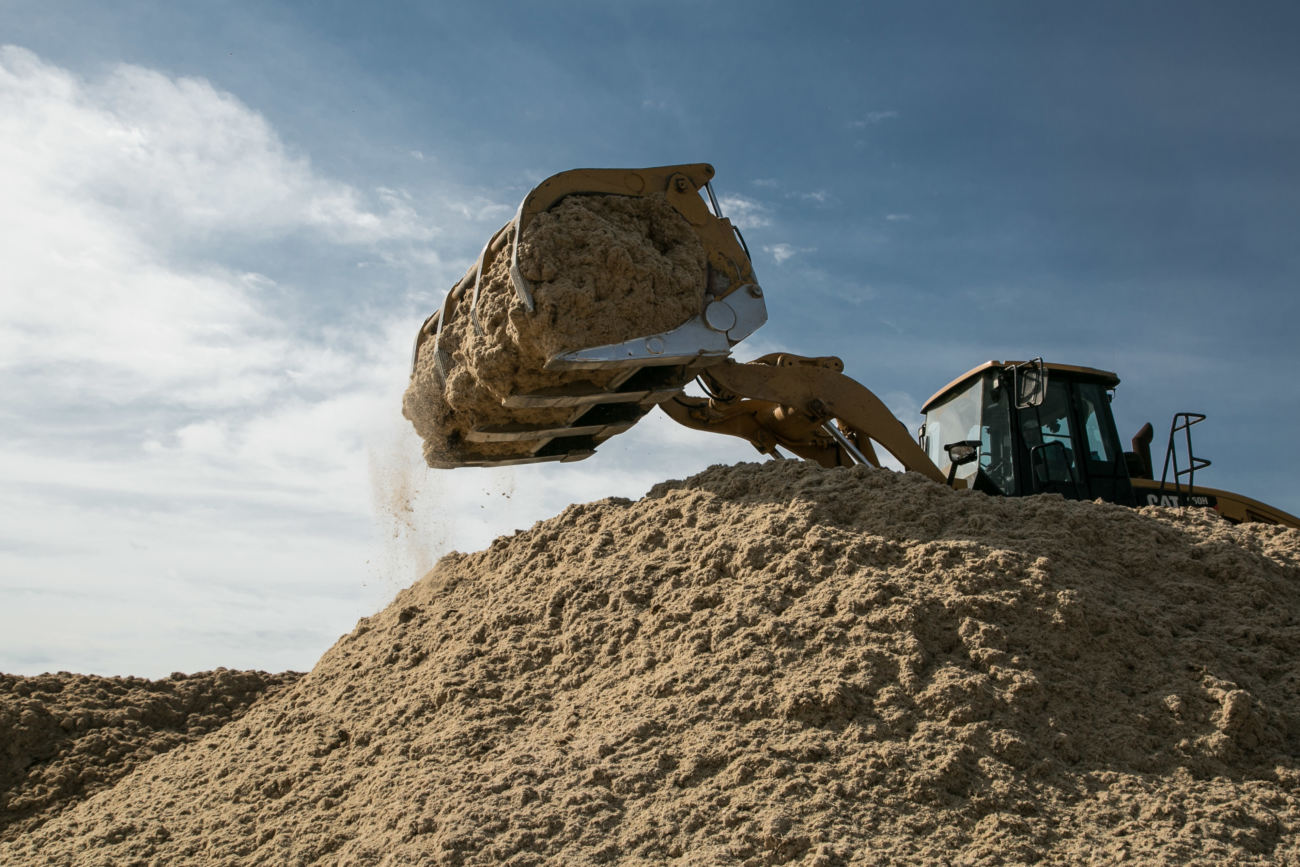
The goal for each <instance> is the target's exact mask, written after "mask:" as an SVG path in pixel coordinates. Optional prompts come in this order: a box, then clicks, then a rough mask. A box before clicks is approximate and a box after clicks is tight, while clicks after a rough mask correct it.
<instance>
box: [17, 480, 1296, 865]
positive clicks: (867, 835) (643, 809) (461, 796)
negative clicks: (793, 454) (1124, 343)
mask: <svg viewBox="0 0 1300 867" xmlns="http://www.w3.org/2000/svg"><path fill="white" fill-rule="evenodd" d="M1297 647H1300V533H1297V532H1295V531H1290V530H1281V529H1277V528H1270V527H1263V526H1244V527H1232V526H1230V525H1227V524H1226V523H1223V522H1220V521H1218V520H1217V519H1215V518H1214V517H1213V516H1211V515H1208V514H1203V513H1198V512H1187V513H1179V512H1173V511H1160V510H1144V511H1142V512H1137V511H1132V510H1128V509H1124V508H1121V507H1118V506H1110V505H1101V504H1091V503H1077V502H1068V501H1064V500H1061V499H1059V498H1054V497H1048V498H1029V499H1021V500H1006V499H991V498H987V497H985V496H983V495H981V494H978V493H974V492H954V491H952V490H949V489H947V488H944V487H942V486H940V485H936V484H933V483H931V482H928V481H926V480H924V479H922V478H920V477H917V476H914V475H897V474H893V473H890V472H887V471H881V470H870V469H864V468H857V469H853V470H847V469H842V470H823V469H820V468H818V467H815V466H810V465H807V464H801V463H796V462H770V463H766V464H762V465H744V466H737V467H724V468H715V469H712V470H710V471H708V472H706V473H703V474H701V475H699V476H696V477H694V478H692V479H690V480H687V481H685V482H675V483H669V484H665V485H662V486H659V487H657V488H656V489H654V490H653V491H651V492H650V494H649V495H648V496H647V497H646V498H645V499H643V500H641V501H638V502H628V501H622V500H607V501H602V502H598V503H594V504H590V505H582V506H573V507H570V508H569V509H567V510H565V511H564V513H562V514H561V515H559V516H558V517H556V518H554V519H551V520H549V521H545V522H542V523H540V524H538V525H536V526H535V527H533V528H532V529H531V530H529V531H527V532H522V533H517V534H515V535H514V536H511V537H509V538H502V539H498V540H497V541H496V542H495V543H493V545H492V546H491V548H489V549H488V550H486V551H483V552H480V553H477V554H472V555H461V554H455V555H451V556H449V557H447V558H446V559H444V560H443V561H442V562H441V563H440V564H439V565H438V567H437V568H436V569H434V570H433V572H431V573H430V574H429V575H427V576H425V577H424V578H423V579H421V580H420V581H419V582H417V583H416V584H415V585H414V586H412V587H410V588H409V589H407V590H405V591H403V592H402V593H401V594H400V595H399V596H398V598H397V599H396V600H395V601H394V602H393V604H392V605H391V606H389V607H388V608H387V609H386V610H384V611H382V612H381V613H379V614H377V615H376V616H374V617H372V618H369V619H366V620H363V621H362V622H361V623H360V624H359V625H358V626H357V628H356V629H355V630H354V631H353V632H352V634H350V635H347V636H345V637H343V638H342V639H340V640H339V642H338V643H337V644H336V645H335V646H334V647H333V648H332V649H331V650H330V651H329V652H328V653H326V654H325V655H324V656H323V657H322V658H321V660H320V662H319V663H318V665H317V666H316V668H315V669H314V670H313V671H312V672H311V673H310V674H309V675H307V676H305V677H304V678H302V679H301V680H300V681H298V682H297V683H296V684H294V685H293V686H292V687H290V688H288V689H286V690H284V691H282V692H279V693H277V694H275V695H272V696H270V697H268V698H266V699H264V700H262V701H261V702H259V703H258V704H257V705H255V706H254V708H253V709H252V710H251V711H249V712H248V713H247V714H246V715H245V716H243V717H242V718H241V719H239V720H237V721H235V722H232V723H230V724H228V725H225V726H224V727H222V728H220V729H219V730H218V731H216V732H214V733H212V734H210V735H208V736H207V737H205V738H204V739H202V740H200V741H198V742H196V743H192V744H189V745H187V746H183V747H179V748H177V749H175V750H172V751H171V752H169V753H167V754H165V755H162V756H159V757H157V758H155V759H154V760H152V761H151V762H149V763H148V764H145V765H143V766H142V767H140V768H139V769H137V770H136V772H135V773H134V774H132V775H131V776H129V777H127V778H126V779H124V780H122V781H121V782H120V783H118V784H117V786H116V787H114V788H113V789H111V790H109V791H106V792H102V793H100V794H98V795H96V796H95V797H93V798H91V799H89V800H87V801H85V802H83V803H80V804H78V805H77V806H75V807H73V808H70V809H68V810H66V811H64V812H63V813H62V814H61V815H59V816H58V817H56V818H54V819H52V820H50V821H48V822H46V823H45V824H44V825H43V826H41V827H40V828H39V829H37V830H35V831H33V832H32V833H30V834H27V835H25V836H23V837H22V838H20V839H17V840H14V841H11V842H9V843H7V844H4V845H3V846H0V863H44V862H47V861H48V862H51V863H78V864H124V863H132V862H136V861H138V862H140V863H145V862H148V861H150V860H153V859H157V861H158V862H159V863H169V864H170V863H187V862H188V863H201V862H214V861H215V862H221V863H241V864H243V863H258V864H277V865H278V864H289V863H313V862H317V861H319V862H322V863H350V864H371V863H374V864H377V863H387V864H415V863H436V864H444V863H445V864H514V865H524V864H543V863H554V864H591V863H620V862H622V863H628V862H630V863H638V862H639V863H647V864H650V863H664V862H669V861H673V860H677V861H678V862H680V863H687V864H717V863H735V864H755V865H756V864H781V863H798V864H807V865H833V864H847V863H875V862H890V861H899V862H904V861H905V862H908V863H915V862H929V863H971V864H974V863H989V864H992V863H1004V862H1008V861H1009V862H1032V861H1036V860H1040V859H1046V860H1049V861H1054V862H1067V863H1076V862H1080V861H1084V862H1087V861H1092V862H1098V863H1101V862H1111V861H1117V860H1120V859H1121V858H1124V857H1128V858H1133V859H1138V860H1146V861H1151V860H1162V861H1165V862H1168V863H1180V862H1185V861H1199V862H1201V863H1222V862H1227V861H1234V860H1235V861H1237V862H1255V863H1296V862H1297V861H1300V840H1298V838H1297V832H1296V830H1295V829H1296V828H1297V825H1298V823H1300V803H1298V802H1297V799H1296V797H1295V792H1296V791H1297V787H1300V770H1298V768H1297V755H1298V753H1300V750H1298V744H1300V669H1297V667H1296V657H1295V649H1296V648H1297Z"/></svg>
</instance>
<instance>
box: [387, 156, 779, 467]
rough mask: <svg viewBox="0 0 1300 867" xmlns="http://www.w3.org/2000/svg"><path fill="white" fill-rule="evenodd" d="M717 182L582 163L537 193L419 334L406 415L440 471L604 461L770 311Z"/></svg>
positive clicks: (687, 169)
mask: <svg viewBox="0 0 1300 867" xmlns="http://www.w3.org/2000/svg"><path fill="white" fill-rule="evenodd" d="M712 177H713V167H712V166H709V165H705V164H694V165H680V166H664V167H659V168H649V169H577V170H574V171H568V172H563V173H561V174H558V175H554V176H553V177H550V178H548V179H547V180H545V181H543V182H542V183H541V184H539V185H538V186H537V187H535V188H534V189H533V190H532V191H531V192H529V193H528V195H527V196H525V197H524V200H523V201H522V202H521V203H520V205H519V209H518V211H517V212H516V214H515V217H514V219H512V220H511V221H510V222H509V223H507V224H506V225H505V226H504V227H502V228H501V229H500V230H499V231H498V232H497V233H496V234H495V235H493V236H492V238H491V239H489V241H488V243H487V244H486V245H485V246H484V248H483V251H482V253H481V254H480V255H479V258H478V260H477V261H476V262H475V263H474V265H473V266H472V267H471V268H470V269H469V271H468V272H467V273H466V274H465V276H464V277H462V278H461V280H460V281H459V282H457V283H456V285H455V286H453V287H452V289H451V290H450V291H449V292H448V293H447V295H446V296H445V298H444V299H443V303H442V305H441V307H440V308H439V309H438V310H437V311H435V312H434V313H433V314H432V315H431V316H430V317H429V318H428V319H426V320H425V322H424V324H423V325H422V326H421V327H420V330H419V333H418V334H417V336H416V341H415V349H414V353H413V358H412V371H411V382H410V385H409V387H408V388H407V391H406V394H405V396H404V397H403V413H404V414H405V415H406V416H407V418H409V419H410V420H411V421H412V423H413V424H414V425H415V428H416V431H417V432H418V433H419V434H420V436H421V437H422V438H423V439H424V441H425V443H424V455H425V459H426V461H427V462H428V463H429V465H430V466H433V467H461V466H499V465H506V464H521V463H535V462H539V461H572V460H581V459H583V458H586V457H589V456H590V455H591V454H592V453H593V452H594V451H595V449H596V447H597V446H598V445H599V444H600V443H602V442H604V441H605V440H606V439H608V438H609V437H611V436H613V435H614V434H617V433H621V432H622V431H625V430H627V429H628V428H630V427H631V426H632V425H634V424H635V423H636V422H637V421H638V420H639V419H640V418H641V417H642V416H644V415H645V414H646V413H647V412H649V411H650V410H651V409H652V408H653V407H654V406H656V405H657V404H659V403H662V402H663V401H666V400H669V399H671V398H673V397H674V396H676V395H677V394H679V393H680V392H681V390H682V388H683V387H684V386H685V385H686V384H687V383H689V382H690V381H691V380H692V379H694V378H695V376H696V375H697V374H698V372H699V371H700V370H702V369H704V368H707V367H709V366H711V365H714V364H718V363H720V362H721V361H724V360H726V359H727V358H728V357H729V356H730V353H731V349H732V347H733V346H735V345H736V344H737V343H738V342H739V341H741V340H743V339H744V338H745V337H747V336H749V335H750V334H752V333H753V332H754V331H755V330H756V329H757V328H758V327H759V326H760V325H762V324H763V323H764V322H765V321H766V319H767V311H766V307H765V305H764V302H763V292H762V290H761V289H760V287H759V285H758V283H757V281H756V279H755V277H754V273H753V267H752V264H751V262H750V259H749V255H748V252H747V251H746V249H745V246H744V243H743V240H741V238H740V236H739V233H738V232H737V231H736V229H735V228H734V227H733V226H732V224H731V223H730V221H728V220H727V219H725V218H723V217H722V216H721V215H720V213H719V209H718V205H717V202H716V199H714V196H713V191H712V188H711V187H710V185H709V181H710V179H711V178H712ZM702 190H703V191H704V192H706V193H707V195H708V197H709V202H710V203H711V204H712V210H710V207H709V205H708V204H706V203H705V201H704V199H703V198H702V196H701V191H702Z"/></svg>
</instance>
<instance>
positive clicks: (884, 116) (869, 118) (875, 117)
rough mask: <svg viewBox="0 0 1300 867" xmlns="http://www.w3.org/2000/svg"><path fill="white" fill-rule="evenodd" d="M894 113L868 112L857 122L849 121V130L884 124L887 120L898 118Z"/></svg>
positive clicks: (896, 113)
mask: <svg viewBox="0 0 1300 867" xmlns="http://www.w3.org/2000/svg"><path fill="white" fill-rule="evenodd" d="M898 116H899V115H898V112H896V111H892V110H890V111H869V112H867V113H866V114H865V115H863V116H862V117H860V118H858V119H857V120H851V121H849V128H850V129H866V128H867V127H869V126H875V125H876V124H878V123H884V122H885V121H887V120H895V119H896V118H898Z"/></svg>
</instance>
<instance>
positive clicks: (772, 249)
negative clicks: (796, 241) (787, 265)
mask: <svg viewBox="0 0 1300 867" xmlns="http://www.w3.org/2000/svg"><path fill="white" fill-rule="evenodd" d="M816 249H817V248H816V247H796V246H794V245H793V244H785V243H781V244H765V245H764V246H763V252H764V253H767V254H768V255H770V256H771V257H772V258H773V259H775V260H776V264H778V265H780V264H782V263H783V262H785V261H786V260H787V259H789V258H791V257H793V256H796V255H798V254H799V253H811V252H813V251H814V250H816Z"/></svg>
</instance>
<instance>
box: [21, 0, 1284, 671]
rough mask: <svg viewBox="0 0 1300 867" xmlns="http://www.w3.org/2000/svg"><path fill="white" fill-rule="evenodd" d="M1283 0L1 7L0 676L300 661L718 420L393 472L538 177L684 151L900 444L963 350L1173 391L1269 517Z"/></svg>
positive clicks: (628, 476) (1165, 418) (715, 456)
mask: <svg viewBox="0 0 1300 867" xmlns="http://www.w3.org/2000/svg"><path fill="white" fill-rule="evenodd" d="M1295 9H1296V7H1295V6H1294V5H1293V4H1289V3H1252V4H1249V5H1244V4H1223V3H1196V2H1151V3H1143V4H1130V3H1094V4H1066V3H1041V2H1023V3H1022V2H996V3H984V4H972V3H958V2H951V3H924V2H922V3H907V4H903V3H892V4H871V5H870V6H868V5H867V4H857V3H817V2H810V3H802V4H794V3H774V2H699V0H693V2H675V0H658V2H654V3H640V2H631V0H629V2H620V3H610V2H596V0H590V2H587V0H555V2H547V3H528V4H525V3H504V2H490V0H485V2H478V3H441V2H419V3H416V2H411V3H399V2H382V3H372V4H364V5H363V4H355V3H344V2H313V3H306V2H303V3H288V2H279V3H276V2H224V3H220V4H179V3H163V2H129V0H124V2H118V3H113V4H104V3H97V2H63V0H39V2H24V0H12V2H8V3H5V4H3V5H2V6H0V45H2V46H3V47H0V263H3V264H2V265H0V395H3V401H2V402H0V671H5V672H11V673H21V674H32V673H38V672H41V671H46V670H72V671H82V672H96V673H103V674H136V675H144V676H151V677H156V676H160V675H165V674H167V673H168V672H171V671H175V670H181V671H196V670H201V669H206V668H212V667H216V666H227V667H234V668H249V667H251V668H262V669H269V670H280V669H284V668H296V669H306V668H309V667H310V666H311V665H312V664H313V663H314V661H315V660H316V658H317V657H318V656H319V655H320V654H321V653H322V652H323V651H324V650H325V649H326V648H327V647H328V646H329V645H330V644H331V643H332V642H333V641H334V640H335V638H336V637H337V636H338V635H340V634H341V633H343V632H346V631H348V630H349V629H351V627H352V626H353V624H354V623H355V621H356V620H357V619H358V618H359V617H362V616H365V615H367V614H371V613H373V612H374V611H376V610H378V609H380V608H382V607H383V606H384V605H385V604H387V602H388V601H389V600H390V599H391V597H392V595H393V594H394V593H395V592H396V591H397V590H398V589H400V588H401V587H403V586H405V585H407V584H409V583H410V582H411V581H413V580H414V579H416V578H417V577H418V576H419V575H420V574H421V573H422V572H423V571H424V570H425V569H427V568H428V567H429V566H430V565H432V563H433V562H434V560H435V559H436V558H437V556H439V555H440V554H441V553H444V552H446V551H448V550H451V549H460V550H474V549H477V548H479V547H482V546H483V545H485V544H486V543H487V542H488V541H490V540H491V539H492V538H493V537H494V536H496V535H500V534H502V533H509V532H512V531H513V530H515V529H517V528H523V527H527V526H529V525H530V524H531V523H532V522H534V521H536V520H539V519H542V518H545V517H549V516H550V515H553V514H555V513H556V512H558V511H559V510H560V509H561V508H563V506H564V505H565V504H566V503H569V502H573V501H576V500H590V499H595V498H599V497H604V496H611V495H619V496H630V497H635V496H638V495H640V494H642V493H643V492H644V491H645V490H646V489H647V488H648V487H649V486H650V485H651V484H652V483H654V482H655V481H658V480H660V479H663V478H667V477H680V476H683V475H686V474H689V473H691V472H694V471H696V470H698V469H701V468H703V467H705V466H707V465H708V464H710V463H714V462H718V461H736V460H746V459H749V458H750V457H751V456H752V454H753V453H752V451H751V450H750V449H749V448H748V446H746V445H744V444H743V443H740V442H738V441H735V442H733V441H724V440H723V439H722V438H720V437H708V436H705V435H703V434H695V433H692V432H689V431H686V430H684V429H682V430H677V429H674V427H673V425H672V423H671V422H668V421H666V420H658V419H656V418H655V417H653V416H652V417H651V418H650V419H648V420H647V421H645V422H643V423H642V424H641V425H640V426H639V427H638V428H636V429H634V430H633V431H632V432H630V433H628V434H625V435H623V436H622V437H619V438H616V439H615V440H612V441H610V442H609V443H608V444H607V445H606V446H604V447H603V448H602V450H601V452H600V453H598V454H597V456H596V457H594V458H592V459H590V460H588V461H586V462H584V463H580V464H571V465H554V464H552V465H543V466H537V467H520V468H513V469H503V470H495V471H481V470H461V471H456V472H451V473H448V472H439V471H433V470H427V469H425V468H424V467H423V464H422V463H421V461H420V457H419V447H418V441H417V440H416V439H415V437H414V435H413V433H412V432H411V431H410V430H409V429H408V425H407V423H406V422H405V420H404V419H403V418H402V417H401V413H400V395H401V392H402V390H403V388H404V387H405V379H406V375H407V364H408V356H409V351H410V344H411V341H412V339H413V337H414V335H415V331H416V329H417V327H418V326H419V324H420V322H421V321H422V320H423V319H424V317H425V316H426V315H427V314H428V313H429V312H431V311H432V310H433V309H434V307H435V306H436V304H437V303H438V300H439V299H440V297H441V296H442V293H443V292H444V290H445V289H446V288H448V287H449V286H450V285H451V284H452V282H454V280H455V279H456V278H457V277H458V276H459V275H460V274H461V273H463V271H464V269H465V268H466V267H467V266H468V265H469V264H470V262H471V261H472V260H473V258H474V257H475V256H476V255H477V253H478V250H479V248H480V247H481V245H482V243H483V242H484V241H485V240H486V238H487V237H488V236H489V235H490V234H491V233H492V232H493V231H494V230H495V229H496V228H498V227H499V226H500V225H501V224H502V223H504V222H505V221H506V220H507V219H508V218H509V216H510V215H511V214H512V213H513V210H514V208H515V206H516V205H517V203H518V201H519V199H520V198H521V197H522V196H523V194H524V193H525V192H527V190H528V189H530V188H531V187H532V186H533V185H534V184H535V183H537V182H538V181H540V180H541V179H543V178H544V177H546V176H548V175H550V174H553V173H555V172H558V171H562V170H565V169H569V168H575V167H579V166H624V165H625V166H643V165H661V164H667V163H679V162H698V161H707V162H711V163H713V164H714V165H715V166H716V168H717V171H718V175H717V180H716V182H715V188H716V189H717V191H718V192H719V194H720V195H721V196H722V197H723V201H724V205H725V210H726V211H727V212H728V214H729V215H730V216H732V217H733V219H734V220H736V221H737V222H738V223H739V224H740V225H742V226H743V227H744V229H745V233H746V238H747V240H748V242H749V246H750V249H751V250H752V251H753V253H754V255H755V266H756V269H757V271H758V274H759V277H760V279H761V281H762V282H763V284H764V287H765V288H766V290H767V297H768V305H769V313H770V317H771V318H770V320H769V323H768V325H767V326H766V327H765V328H764V329H763V330H762V331H760V332H759V334H758V335H756V337H755V338H754V339H753V341H752V345H748V344H747V346H746V347H742V348H744V349H746V351H745V352H742V353H741V355H742V357H749V356H751V355H757V354H760V353H762V352H766V351H771V350H774V349H787V350H791V351H795V352H801V353H805V354H811V355H823V354H836V355H840V356H841V357H843V358H844V359H845V362H846V364H847V367H848V370H849V372H850V373H851V374H852V375H854V376H855V377H856V378H858V379H860V380H861V381H863V382H864V383H866V384H867V385H868V386H869V387H871V388H873V389H874V390H875V391H876V392H877V393H878V394H880V395H881V396H882V397H883V398H884V399H885V401H886V402H887V403H888V404H889V405H890V407H891V408H892V409H893V410H894V412H895V413H896V414H897V415H898V416H899V417H900V418H901V419H902V420H903V421H904V422H906V423H907V424H908V426H909V427H914V426H915V425H916V424H917V423H918V422H919V417H918V416H917V415H916V411H917V408H918V407H919V406H920V404H921V403H922V402H924V400H925V399H926V398H927V397H928V396H929V395H930V393H931V392H933V391H934V390H936V389H937V388H939V387H940V386H941V385H943V384H944V383H946V382H947V381H948V380H950V379H951V378H953V377H954V376H956V375H957V374H959V373H961V372H963V371H964V370H966V369H967V368H969V367H972V366H974V365H975V364H977V363H979V362H982V361H984V360H986V359H989V358H1003V357H1029V356H1035V355H1042V356H1044V357H1045V358H1047V359H1049V360H1054V361H1063V362H1072V363H1077V364H1086V365H1091V366H1096V367H1103V368H1108V369H1112V370H1115V371H1117V372H1118V373H1119V374H1120V376H1121V378H1122V379H1123V380H1124V382H1123V384H1122V385H1121V386H1120V388H1119V390H1118V393H1117V396H1116V401H1115V410H1116V415H1117V418H1118V420H1119V424H1120V428H1121V431H1122V432H1123V434H1124V436H1125V437H1127V436H1128V435H1130V434H1131V433H1132V432H1133V431H1135V430H1136V429H1137V428H1138V427H1139V426H1140V425H1141V424H1142V423H1143V422H1144V421H1147V420H1150V421H1152V422H1153V423H1155V425H1156V428H1157V431H1158V432H1161V433H1158V442H1163V431H1164V430H1165V429H1167V426H1168V422H1169V418H1170V415H1171V414H1172V413H1174V412H1176V411H1181V410H1198V411H1202V412H1206V413H1207V414H1208V415H1209V416H1210V418H1209V420H1208V421H1207V422H1206V423H1205V424H1203V425H1201V426H1200V427H1198V428H1197V429H1196V434H1197V439H1196V443H1197V448H1198V452H1200V453H1202V454H1204V455H1205V456H1208V457H1209V458H1211V459H1212V460H1213V461H1214V467H1213V468H1212V469H1210V470H1209V471H1207V472H1206V473H1205V475H1204V476H1203V477H1200V476H1198V478H1203V480H1204V482H1205V483H1206V484H1213V485H1215V486H1218V487H1224V488H1229V489H1234V490H1239V491H1241V492H1242V493H1246V494H1248V495H1251V496H1255V497H1257V498H1259V499H1263V500H1265V501H1266V502H1270V503H1272V504H1274V505H1277V506H1279V507H1281V508H1284V509H1286V510H1288V511H1290V512H1293V513H1300V493H1297V491H1296V489H1295V487H1294V485H1293V484H1291V483H1290V482H1291V481H1292V480H1293V479H1294V477H1295V470H1296V460H1295V457H1294V448H1293V444H1292V442H1291V440H1290V437H1289V432H1291V431H1295V430H1300V400H1298V399H1297V398H1298V397H1300V388H1298V387H1297V385H1296V380H1295V376H1296V374H1297V372H1300V349H1298V348H1297V346H1298V343H1297V341H1296V339H1295V338H1294V336H1293V332H1294V331H1295V329H1296V327H1297V322H1298V321H1300V300H1297V293H1296V284H1297V279H1298V278H1300V243H1297V240H1296V239H1297V237H1300V156H1298V155H1300V87H1298V86H1297V84H1298V83H1300V53H1298V52H1296V51H1295V44H1296V40H1297V38H1298V37H1300V13H1297V12H1296V11H1295Z"/></svg>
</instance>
